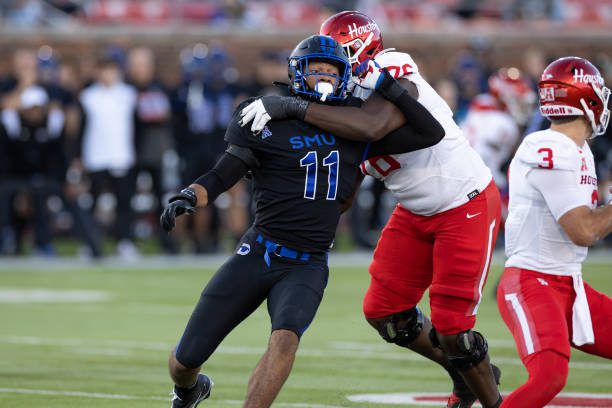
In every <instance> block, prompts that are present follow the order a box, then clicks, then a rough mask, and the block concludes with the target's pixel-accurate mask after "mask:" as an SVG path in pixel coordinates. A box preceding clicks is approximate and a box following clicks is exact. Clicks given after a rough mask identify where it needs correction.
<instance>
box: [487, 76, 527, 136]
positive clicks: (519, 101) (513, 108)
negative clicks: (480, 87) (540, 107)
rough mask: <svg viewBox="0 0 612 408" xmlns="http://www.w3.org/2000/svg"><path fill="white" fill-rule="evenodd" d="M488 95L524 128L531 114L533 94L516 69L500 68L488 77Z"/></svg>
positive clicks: (525, 80)
mask: <svg viewBox="0 0 612 408" xmlns="http://www.w3.org/2000/svg"><path fill="white" fill-rule="evenodd" d="M489 93H490V94H491V95H492V96H493V97H494V98H495V99H497V100H498V102H499V103H500V105H502V107H503V108H504V109H506V110H507V111H508V113H510V115H512V117H513V118H514V120H515V121H516V122H517V123H518V125H519V126H524V125H525V124H526V123H527V120H528V119H529V116H530V115H531V113H532V109H533V106H534V103H535V92H534V91H533V90H532V89H531V86H530V84H529V81H528V80H527V79H526V78H525V76H524V75H523V74H522V73H521V71H520V70H519V69H518V68H514V67H511V68H500V69H499V70H498V71H497V72H496V73H494V74H493V75H491V76H490V77H489Z"/></svg>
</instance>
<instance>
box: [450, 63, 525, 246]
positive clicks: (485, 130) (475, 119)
mask: <svg viewBox="0 0 612 408" xmlns="http://www.w3.org/2000/svg"><path fill="white" fill-rule="evenodd" d="M535 104H536V94H535V92H534V91H533V90H532V88H531V83H530V81H529V80H528V79H527V78H526V76H525V75H524V74H523V73H521V71H520V70H519V69H518V68H514V67H512V68H501V69H499V70H498V71H497V72H496V73H494V74H493V75H491V76H490V77H489V81H488V93H485V94H480V95H478V96H477V97H476V98H474V99H473V100H472V103H471V104H470V108H469V110H468V113H467V116H466V118H465V120H464V121H463V123H462V124H461V128H462V129H463V131H464V134H465V137H466V138H467V139H468V141H469V142H470V145H472V147H473V148H474V150H476V152H478V154H479V155H480V157H482V159H483V161H484V162H485V164H486V165H487V167H488V168H489V169H490V170H491V173H492V175H493V180H494V181H495V184H496V185H497V187H498V188H499V190H500V193H501V202H502V219H503V220H505V218H506V216H507V214H508V198H509V191H508V180H507V168H508V164H509V161H510V159H511V158H512V156H513V154H514V151H515V150H516V148H517V147H518V144H519V143H520V141H521V135H522V132H523V130H524V128H525V125H526V124H527V122H528V120H529V117H530V115H531V113H532V112H533V108H534V106H535ZM499 241H502V242H501V243H499V244H498V246H500V245H503V237H500V239H499Z"/></svg>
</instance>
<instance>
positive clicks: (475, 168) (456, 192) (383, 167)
mask: <svg viewBox="0 0 612 408" xmlns="http://www.w3.org/2000/svg"><path fill="white" fill-rule="evenodd" d="M375 61H376V62H377V63H378V64H379V65H380V66H381V67H386V68H387V69H388V70H389V73H390V74H391V75H393V76H394V77H395V78H402V77H403V78H407V79H408V80H410V81H411V82H412V83H414V84H415V85H416V87H417V89H418V91H419V97H418V101H419V102H420V103H421V104H422V105H423V106H425V107H426V108H427V110H429V112H430V113H431V114H432V115H433V116H434V117H435V118H436V120H437V121H438V122H439V123H440V124H441V125H442V127H443V128H444V131H445V132H446V135H445V136H444V138H443V139H442V141H440V142H439V143H437V144H436V145H434V146H432V147H429V148H427V149H422V150H417V151H414V152H410V153H403V154H394V155H388V156H378V157H372V158H370V159H368V160H367V161H365V162H364V163H362V171H363V172H364V173H365V174H368V175H371V176H373V177H375V178H378V179H381V180H383V181H384V182H385V186H386V187H387V188H388V189H389V190H390V191H391V192H392V193H393V194H394V195H395V197H396V198H397V199H398V200H399V202H400V203H401V205H402V207H404V208H406V209H408V210H410V211H411V212H413V213H415V214H419V215H426V216H429V215H434V214H437V213H440V212H443V211H446V210H450V209H452V208H456V207H459V206H460V205H463V204H465V203H466V202H468V201H469V200H470V199H471V198H473V197H474V196H475V195H477V194H478V193H480V192H481V191H483V190H484V189H485V187H486V186H487V185H488V184H489V183H490V182H491V180H492V175H491V171H490V170H489V168H488V167H487V166H486V165H485V164H484V162H483V161H482V159H481V158H480V156H479V155H478V153H476V151H475V150H474V149H472V148H471V147H470V145H469V143H468V141H467V140H466V139H465V137H464V136H463V133H462V131H461V129H460V128H459V127H458V126H457V124H456V123H455V121H454V120H453V113H452V111H451V109H450V108H449V107H448V105H447V104H446V102H445V101H444V100H443V99H442V98H441V97H440V95H438V93H437V92H436V91H435V90H434V89H433V88H432V87H431V85H429V83H427V81H425V80H424V79H423V77H422V76H421V74H420V73H419V70H418V67H417V65H416V64H415V62H414V61H413V60H412V58H411V57H410V55H408V54H405V53H401V52H396V51H393V49H389V50H384V51H381V52H380V53H378V54H377V55H376V57H375ZM370 92H371V91H370V90H367V89H364V88H360V87H359V86H356V87H355V89H354V90H353V95H354V96H356V97H358V98H361V99H367V97H368V96H369V95H370Z"/></svg>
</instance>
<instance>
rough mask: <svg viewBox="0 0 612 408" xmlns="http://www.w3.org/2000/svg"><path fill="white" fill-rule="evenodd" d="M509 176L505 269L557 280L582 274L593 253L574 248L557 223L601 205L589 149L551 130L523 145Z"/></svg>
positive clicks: (526, 138)
mask: <svg viewBox="0 0 612 408" xmlns="http://www.w3.org/2000/svg"><path fill="white" fill-rule="evenodd" d="M534 172H537V174H532V173H534ZM508 173H509V174H508V175H509V186H510V203H509V207H508V219H507V220H506V255H507V256H508V260H507V261H506V267H515V268H523V269H530V270H535V271H538V272H543V273H550V274H554V275H573V274H577V273H580V271H581V264H582V262H583V261H584V259H585V258H586V256H587V251H588V249H587V247H581V246H578V245H576V244H574V243H573V242H572V241H571V239H570V238H569V236H568V235H567V234H566V233H565V232H564V231H563V229H562V228H561V226H560V225H559V223H558V219H559V218H561V217H562V216H563V214H565V213H566V212H567V211H569V210H572V209H573V208H577V207H580V206H587V207H589V208H595V207H596V206H597V176H596V175H595V162H594V160H593V154H592V153H591V149H590V148H589V145H588V144H587V143H584V146H582V147H579V146H578V145H576V143H574V141H573V140H571V139H570V138H569V137H567V136H565V135H564V134H562V133H559V132H556V131H554V130H551V129H548V130H543V131H539V132H535V133H532V134H530V135H528V136H527V137H525V139H524V140H523V142H522V143H521V145H520V146H519V148H518V150H517V152H516V154H515V156H514V158H513V159H512V162H511V163H510V169H509V172H508ZM551 208H552V209H551Z"/></svg>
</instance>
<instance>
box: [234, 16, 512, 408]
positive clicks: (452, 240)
mask: <svg viewBox="0 0 612 408" xmlns="http://www.w3.org/2000/svg"><path fill="white" fill-rule="evenodd" d="M320 33H321V34H324V35H329V36H331V37H333V38H334V39H335V40H336V41H338V42H339V43H340V44H342V45H343V46H344V47H345V50H346V51H347V54H348V56H349V60H350V61H351V62H352V63H353V69H354V71H357V73H358V74H361V78H362V79H361V81H359V85H358V86H356V87H355V89H354V90H353V95H355V96H358V97H360V98H362V99H367V98H369V97H370V94H371V93H372V89H377V90H378V91H381V92H382V91H383V90H384V85H383V84H384V83H385V78H387V77H390V76H389V75H388V73H390V74H391V75H392V76H393V77H395V78H398V81H399V82H400V83H402V84H403V86H404V87H405V88H406V89H407V90H408V92H409V93H410V94H411V95H412V96H413V97H415V98H418V101H419V102H420V103H421V104H422V105H423V106H425V107H426V108H427V109H428V110H429V111H430V112H431V113H432V115H433V116H434V118H435V119H436V120H437V121H438V122H439V123H440V124H441V125H442V126H443V128H444V131H445V137H444V138H443V139H442V141H440V142H439V143H438V144H437V145H435V146H433V147H431V148H427V149H422V150H418V151H415V152H411V153H408V154H401V155H390V156H379V157H375V158H373V159H370V160H367V161H365V162H364V163H363V164H362V170H363V172H364V173H365V174H369V175H372V176H374V177H377V178H379V179H381V180H383V181H384V182H385V185H386V187H387V188H388V189H389V190H390V191H391V192H392V193H393V194H394V196H395V197H396V198H397V200H398V201H399V204H398V206H397V207H396V209H395V211H394V213H393V215H392V216H391V219H390V220H389V222H388V223H387V225H386V227H385V228H384V230H383V232H382V235H381V238H380V240H379V242H378V245H377V248H376V251H375V253H374V259H373V261H372V264H371V265H370V274H371V282H370V286H369V288H368V291H367V293H366V295H365V299H364V314H365V316H366V319H367V320H368V322H369V323H370V324H371V325H372V326H373V327H374V328H376V330H377V331H378V332H379V333H380V335H381V336H382V337H383V338H384V339H385V340H386V341H388V342H391V343H395V344H397V345H399V346H402V347H406V348H409V349H412V350H414V351H416V352H418V353H419V354H421V355H423V356H425V357H427V358H429V359H431V360H433V361H436V362H437V363H439V364H440V365H442V366H443V367H444V368H445V369H446V370H447V371H448V372H449V374H450V375H451V377H452V378H453V382H454V390H453V395H452V396H451V398H450V399H449V402H448V407H453V408H458V407H470V406H472V404H473V403H474V401H475V400H476V399H477V398H478V399H479V400H480V401H481V403H482V404H483V406H484V407H498V406H499V404H500V403H501V396H500V394H499V391H498V389H497V385H496V382H497V381H496V377H498V376H499V371H498V370H497V368H495V370H496V375H494V372H493V369H492V367H491V365H490V363H489V357H488V353H487V350H488V346H487V342H486V340H485V339H484V337H483V336H482V335H481V334H480V333H478V332H476V331H473V330H472V328H473V327H474V324H475V316H476V312H477V310H478V306H479V304H480V301H481V296H482V289H483V286H484V284H485V281H486V277H487V274H488V271H489V261H490V258H491V250H492V248H493V246H494V244H495V239H496V237H497V231H498V228H499V223H500V199H499V192H498V190H497V188H496V186H495V184H494V182H493V181H492V177H491V172H490V171H489V169H488V168H487V167H486V166H485V164H484V163H483V161H482V159H481V158H480V157H479V156H478V154H477V153H476V152H475V151H474V149H472V148H471V147H470V146H469V143H468V142H467V140H466V139H465V138H464V137H463V134H462V132H461V129H459V127H458V126H457V124H456V123H455V122H454V121H453V118H452V112H451V110H450V108H449V107H448V105H447V104H446V103H445V102H444V100H443V99H442V98H441V97H440V96H439V95H438V94H437V93H436V92H435V91H434V90H433V88H432V87H431V86H430V85H429V84H428V83H427V82H426V81H425V80H424V79H423V77H422V76H421V75H420V74H419V71H418V67H417V65H416V64H415V62H414V61H413V60H412V58H411V57H410V56H409V55H408V54H405V53H400V52H396V51H394V50H393V49H387V50H384V49H383V45H382V36H381V33H380V30H379V28H378V26H377V25H376V23H375V22H374V21H373V20H372V19H370V18H369V17H368V16H366V15H364V14H361V13H358V12H352V11H351V12H342V13H339V14H336V15H334V16H332V17H330V18H329V19H328V20H327V21H325V22H324V23H323V25H322V26H321V30H320ZM372 58H373V59H374V60H373V61H372V60H370V59H372ZM381 67H382V68H384V69H382V68H381ZM382 93H383V96H384V97H385V98H387V99H389V100H393V98H395V97H397V95H393V94H389V93H384V92H382ZM377 97H379V96H378V95H372V97H371V98H369V99H368V101H367V102H366V103H365V104H364V109H365V110H367V109H366V105H367V104H368V103H369V102H370V101H371V100H373V99H375V98H377ZM290 103H291V101H290V100H289V99H283V98H282V97H264V98H262V99H261V100H259V101H257V102H254V103H253V105H252V106H250V107H247V108H245V111H243V112H245V118H247V120H246V121H247V122H248V121H250V120H251V119H253V124H252V127H251V129H253V130H255V131H257V130H260V129H262V128H263V126H264V125H265V123H266V121H267V120H270V119H271V118H272V119H281V118H283V117H286V116H287V115H289V116H296V117H300V118H303V119H304V120H305V121H306V122H309V123H311V124H314V125H317V126H319V127H320V128H322V129H324V130H326V131H329V132H332V133H333V134H335V135H337V136H340V137H345V138H355V135H354V134H353V133H354V132H353V130H354V128H355V126H356V123H357V118H358V117H359V115H363V112H362V111H358V110H356V109H354V108H350V107H334V106H323V105H319V104H315V103H311V104H310V105H309V106H308V108H307V109H305V110H300V109H299V107H296V106H289V104H290ZM400 117H401V116H400ZM387 118H388V116H387V115H382V114H381V115H380V116H378V117H377V115H376V112H375V114H374V115H373V117H372V120H371V121H370V123H369V125H368V127H369V128H370V129H369V131H370V132H375V131H376V129H378V128H380V126H382V125H388V124H386V123H385V122H386V120H387ZM360 122H361V121H360ZM359 131H360V132H358V134H359V136H358V137H357V139H358V140H363V139H359V137H362V136H361V135H363V131H364V129H363V127H361V128H360V129H359ZM428 288H429V294H430V295H429V296H430V305H431V311H432V312H431V321H429V319H427V318H426V317H425V316H424V315H423V313H422V312H421V311H420V310H419V309H418V308H417V303H418V302H419V301H420V299H421V297H422V296H423V293H424V292H425V290H427V289H428ZM432 322H433V326H435V330H432ZM466 382H467V383H468V384H469V388H468V386H466V384H465V383H466ZM470 388H471V390H470ZM472 390H473V392H472Z"/></svg>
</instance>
